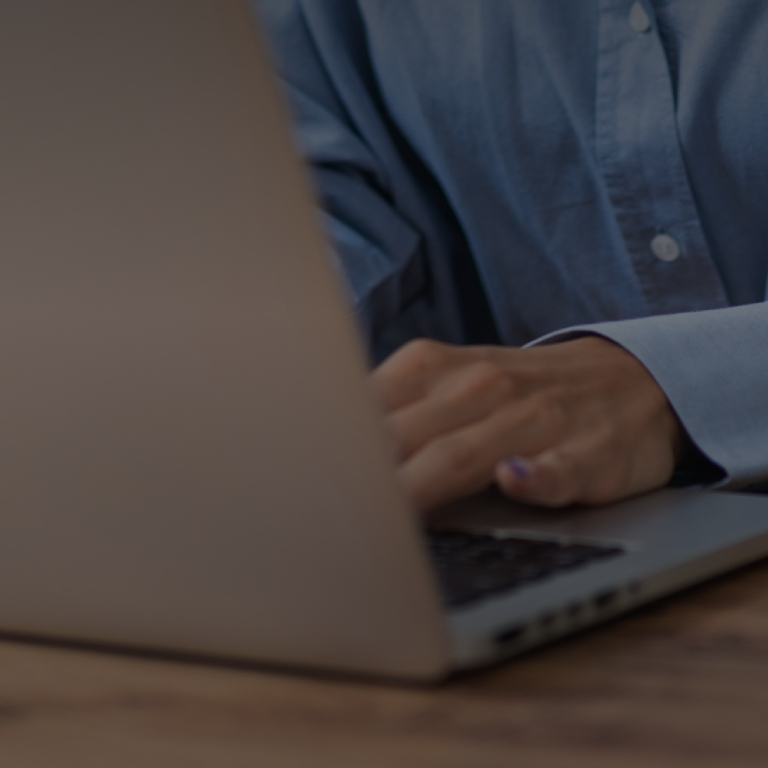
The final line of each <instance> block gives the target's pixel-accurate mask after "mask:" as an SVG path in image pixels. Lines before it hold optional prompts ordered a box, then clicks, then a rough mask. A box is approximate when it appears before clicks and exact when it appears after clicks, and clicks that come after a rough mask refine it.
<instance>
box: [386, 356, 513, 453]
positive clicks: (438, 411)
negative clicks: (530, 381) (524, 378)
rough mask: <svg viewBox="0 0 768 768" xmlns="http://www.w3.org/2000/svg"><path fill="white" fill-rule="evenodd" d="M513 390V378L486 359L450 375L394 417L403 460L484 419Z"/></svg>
mask: <svg viewBox="0 0 768 768" xmlns="http://www.w3.org/2000/svg"><path fill="white" fill-rule="evenodd" d="M513 390H514V384H513V381H512V379H511V378H510V377H509V376H508V375H507V374H506V373H505V372H504V371H503V370H502V369H501V368H499V366H497V365H494V364H493V363H489V362H487V361H485V360H481V361H479V362H477V363H473V364H471V365H469V366H465V367H462V368H461V369H460V370H459V371H456V372H455V373H454V374H453V375H452V376H447V377H446V378H445V379H444V380H443V381H441V382H440V383H439V384H438V385H437V386H436V387H435V388H434V389H433V390H432V391H431V392H429V393H428V394H427V395H426V397H423V398H421V399H419V400H417V401H416V402H414V403H412V404H411V405H409V406H407V407H405V408H401V409H400V410H398V411H396V412H395V413H394V414H392V415H391V416H390V418H389V420H388V424H389V427H390V429H391V431H392V433H393V434H394V436H395V439H396V441H397V444H398V448H399V452H400V457H401V459H403V460H405V459H408V458H410V457H411V456H412V455H413V454H414V453H416V451H418V450H419V449H420V448H422V447H423V446H424V445H426V444H427V443H428V442H430V441H431V440H434V439H435V438H438V437H440V436H441V435H445V434H447V433H449V432H454V431H456V430H457V429H459V428H461V427H465V426H468V425H470V424H472V423H474V422H479V421H482V420H484V419H485V418H486V417H488V415H489V414H491V413H492V412H493V411H495V410H497V409H499V408H500V407H501V406H502V405H503V404H504V403H505V402H506V401H507V400H509V399H510V398H511V397H512V396H513Z"/></svg>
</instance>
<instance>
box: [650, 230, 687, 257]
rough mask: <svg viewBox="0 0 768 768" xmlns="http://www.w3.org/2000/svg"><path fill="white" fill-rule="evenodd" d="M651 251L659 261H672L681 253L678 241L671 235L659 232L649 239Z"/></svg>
mask: <svg viewBox="0 0 768 768" xmlns="http://www.w3.org/2000/svg"><path fill="white" fill-rule="evenodd" d="M651 251H652V252H653V255H654V256H655V257H656V258H657V259H661V261H674V260H675V259H676V258H677V257H678V256H679V255H680V253H681V248H680V243H678V242H677V240H675V238H674V237H672V235H667V234H664V233H663V232H662V233H661V234H658V235H656V237H654V238H653V240H651Z"/></svg>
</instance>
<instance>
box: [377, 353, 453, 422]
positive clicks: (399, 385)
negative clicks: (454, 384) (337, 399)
mask: <svg viewBox="0 0 768 768" xmlns="http://www.w3.org/2000/svg"><path fill="white" fill-rule="evenodd" d="M453 353H454V350H453V349H452V348H451V347H450V346H448V345H447V344H440V343H439V342H435V341H430V340H428V339H417V340H416V341H412V342H410V343H408V344H406V345H405V346H403V347H401V348H400V349H399V350H398V351H397V352H395V353H394V354H393V355H391V356H390V357H388V358H387V359H386V360H385V361H384V362H383V363H381V365H379V366H378V368H376V369H375V370H374V371H373V372H372V373H371V376H370V381H371V385H372V386H373V389H374V391H375V392H376V394H377V395H378V396H379V399H380V401H381V403H382V405H383V406H384V411H385V412H386V413H389V412H391V411H394V410H397V409H399V408H404V407H405V406H407V405H409V404H410V403H413V402H415V401H417V400H419V399H421V398H422V397H425V396H426V395H427V393H428V392H429V390H430V389H431V388H432V386H433V383H434V382H435V381H436V380H437V379H439V378H440V377H441V376H443V375H445V373H447V372H448V371H449V370H451V369H452V368H453V367H454V366H455V365H456V364H457V361H456V359H455V358H456V355H454V354H453Z"/></svg>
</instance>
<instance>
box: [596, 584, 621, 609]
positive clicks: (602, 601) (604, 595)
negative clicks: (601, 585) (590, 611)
mask: <svg viewBox="0 0 768 768" xmlns="http://www.w3.org/2000/svg"><path fill="white" fill-rule="evenodd" d="M618 597H619V593H618V591H617V590H615V589H609V590H607V591H605V592H601V593H600V594H599V595H597V596H596V597H595V608H596V609H597V610H598V611H608V610H610V609H611V608H613V607H614V606H615V605H616V602H617V600H618Z"/></svg>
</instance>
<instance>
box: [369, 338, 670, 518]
mask: <svg viewBox="0 0 768 768" xmlns="http://www.w3.org/2000/svg"><path fill="white" fill-rule="evenodd" d="M371 379H372V383H373V386H374V388H375V390H376V391H377V393H378V395H379V397H380V399H381V401H382V403H383V406H384V410H385V413H386V418H387V422H388V425H389V427H390V429H391V431H392V433H393V435H394V437H395V440H396V444H397V448H398V452H399V459H400V468H399V472H400V475H401V478H402V482H403V483H404V485H405V488H406V491H407V492H408V494H409V495H410V497H411V498H412V499H413V500H414V502H415V503H416V505H417V506H418V507H419V508H421V509H428V508H430V507H434V506H436V505H438V504H441V503H444V502H447V501H450V500H452V499H456V498H459V497H462V496H467V495H470V494H472V493H475V492H477V491H480V490H482V489H483V488H485V487H487V486H489V485H490V484H492V483H493V482H494V481H495V482H496V483H497V484H498V486H499V488H500V489H501V490H502V491H503V493H505V494H506V495H507V496H509V497H510V498H513V499H518V500H520V501H525V502H529V503H533V504H540V505H544V506H551V507H558V506H565V505H567V504H571V503H584V504H601V503H606V502H610V501H615V500H618V499H621V498H624V497H627V496H631V495H634V494H638V493H642V492H644V491H649V490H652V489H654V488H658V487H661V486H663V485H665V484H666V483H667V482H668V481H669V479H670V477H671V475H672V471H673V469H674V466H675V464H676V462H677V459H678V458H679V455H680V453H681V451H682V446H683V443H684V440H685V438H684V433H683V430H682V427H681V426H680V424H679V422H678V420H677V417H676V416H675V414H674V412H673V411H672V408H671V407H670V405H669V402H668V401H667V399H666V397H665V395H664V393H663V392H662V391H661V389H660V388H659V386H658V384H656V381H655V380H654V379H653V377H652V376H651V375H650V373H648V371H647V370H646V368H645V367H644V366H643V365H642V364H641V363H640V362H639V361H638V360H637V359H636V358H635V357H634V356H632V355H631V354H630V353H629V352H627V351H626V350H624V349H623V348H622V347H620V346H618V345H616V344H614V343H613V342H610V341H607V340H606V339H603V338H601V337H598V336H586V337H583V338H579V339H575V340H573V341H567V342H563V343H560V344H552V345H549V346H542V347H534V348H531V349H517V348H511V347H455V346H450V345H447V344H441V343H438V342H433V341H427V340H418V341H414V342H411V343H409V344H407V345H406V346H404V347H403V348H402V349H400V350H398V351H397V352H396V353H395V354H393V355H392V356H391V357H390V358H389V359H387V360H385V361H384V362H383V363H382V364H381V365H380V366H379V367H378V368H377V369H376V370H375V371H374V372H373V373H372V374H371Z"/></svg>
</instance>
